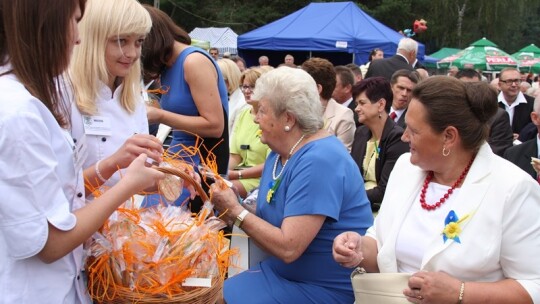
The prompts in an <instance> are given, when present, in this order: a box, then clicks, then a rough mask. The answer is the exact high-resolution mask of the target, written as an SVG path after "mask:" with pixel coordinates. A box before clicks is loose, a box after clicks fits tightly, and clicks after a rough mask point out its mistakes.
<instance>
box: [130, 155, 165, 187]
mask: <svg viewBox="0 0 540 304" xmlns="http://www.w3.org/2000/svg"><path fill="white" fill-rule="evenodd" d="M147 157H148V156H146V154H144V153H143V154H141V155H139V156H138V157H137V158H135V159H134V160H133V162H132V163H131V164H130V165H129V167H128V168H127V170H126V174H125V175H124V176H123V177H122V178H121V179H120V182H121V183H128V185H129V187H130V189H132V190H133V191H132V192H133V193H136V192H139V191H141V190H143V189H145V188H148V187H152V186H155V185H156V183H157V182H158V181H159V180H161V179H163V178H165V173H162V172H159V171H157V170H156V169H153V168H150V167H147V166H146V159H147Z"/></svg>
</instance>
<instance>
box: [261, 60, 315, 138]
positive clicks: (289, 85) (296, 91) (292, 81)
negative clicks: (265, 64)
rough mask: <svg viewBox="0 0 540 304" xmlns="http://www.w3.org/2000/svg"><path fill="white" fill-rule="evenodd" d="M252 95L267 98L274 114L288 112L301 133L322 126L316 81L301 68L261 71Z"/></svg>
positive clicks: (312, 130) (283, 67)
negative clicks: (262, 72)
mask: <svg viewBox="0 0 540 304" xmlns="http://www.w3.org/2000/svg"><path fill="white" fill-rule="evenodd" d="M253 99H254V100H261V99H265V100H267V101H268V103H269V105H270V107H271V108H272V110H273V111H274V113H275V114H276V115H280V114H282V113H283V112H287V113H290V114H291V115H293V116H294V117H295V118H296V121H297V122H298V125H299V126H300V129H302V131H303V132H304V133H307V134H313V133H315V132H317V131H318V130H320V129H322V127H323V126H324V121H323V118H322V105H321V102H320V99H319V92H317V84H316V83H315V80H313V78H312V77H311V76H310V75H309V74H308V73H307V72H306V71H304V70H302V69H293V68H290V67H286V66H282V67H279V68H277V69H274V70H272V71H269V72H267V73H264V74H263V75H262V76H261V77H260V78H259V79H258V80H257V86H256V87H255V91H254V92H253Z"/></svg>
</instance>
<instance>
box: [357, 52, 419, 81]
mask: <svg viewBox="0 0 540 304" xmlns="http://www.w3.org/2000/svg"><path fill="white" fill-rule="evenodd" d="M401 69H406V70H409V71H412V70H413V67H412V66H411V65H410V64H408V63H407V60H406V59H405V58H403V57H402V56H400V55H394V56H392V57H389V58H384V59H379V60H373V61H371V63H370V64H369V68H368V70H367V72H366V77H364V78H369V77H376V76H382V77H384V78H386V79H387V80H388V81H390V79H391V78H392V75H393V74H394V73H395V72H396V71H397V70H401Z"/></svg>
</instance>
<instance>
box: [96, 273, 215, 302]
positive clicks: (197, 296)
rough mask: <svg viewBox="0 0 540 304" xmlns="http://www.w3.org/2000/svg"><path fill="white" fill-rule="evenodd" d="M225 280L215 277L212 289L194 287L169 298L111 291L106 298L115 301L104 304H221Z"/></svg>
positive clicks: (117, 290) (125, 289)
mask: <svg viewBox="0 0 540 304" xmlns="http://www.w3.org/2000/svg"><path fill="white" fill-rule="evenodd" d="M222 290H223V280H222V279H221V278H219V277H214V279H213V280H212V287H194V288H193V289H192V290H190V291H189V292H186V293H182V294H177V295H173V296H171V297H167V296H166V295H154V294H142V293H134V292H133V291H131V290H129V289H128V288H122V289H119V288H118V287H117V288H116V290H114V289H109V290H108V291H107V296H106V298H108V299H112V298H114V300H104V301H102V302H99V301H98V302H97V303H103V304H128V303H141V304H152V303H166V304H168V303H179V304H188V303H189V304H215V303H219V302H220V301H221V299H222V298H223V295H222Z"/></svg>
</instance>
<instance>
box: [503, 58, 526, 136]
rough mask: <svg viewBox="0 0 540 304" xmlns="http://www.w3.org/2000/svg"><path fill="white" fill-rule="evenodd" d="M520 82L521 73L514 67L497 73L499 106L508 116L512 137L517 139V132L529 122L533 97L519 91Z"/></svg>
mask: <svg viewBox="0 0 540 304" xmlns="http://www.w3.org/2000/svg"><path fill="white" fill-rule="evenodd" d="M520 83H521V73H520V72H519V70H517V69H515V68H505V69H503V70H502V71H501V73H500V74H499V89H500V90H501V92H500V93H499V96H498V101H499V107H500V108H501V109H504V110H505V111H506V112H508V115H509V116H510V124H511V125H512V131H513V132H514V139H518V137H519V132H521V130H522V129H523V127H525V125H527V124H528V123H529V122H531V112H532V111H533V104H534V98H532V97H530V96H528V95H524V94H523V93H521V91H520V87H519V85H520Z"/></svg>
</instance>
